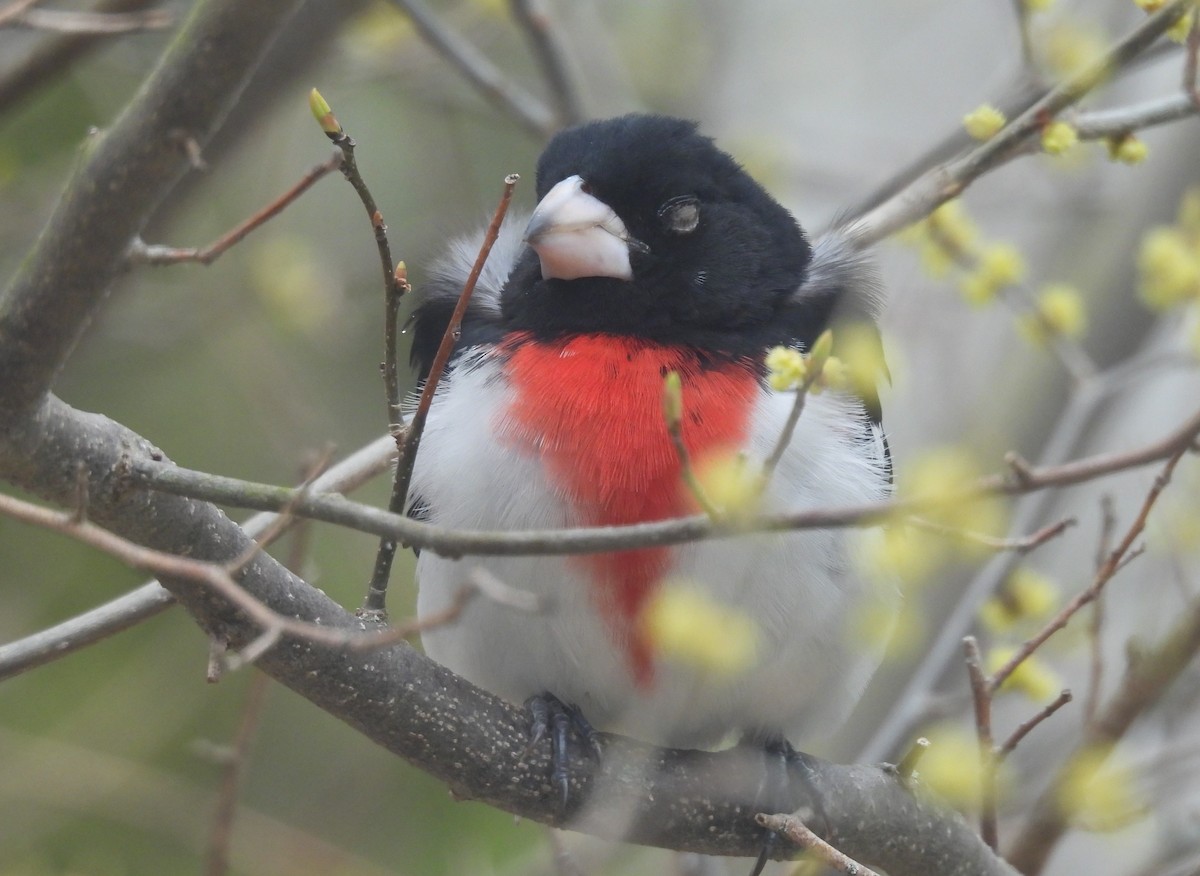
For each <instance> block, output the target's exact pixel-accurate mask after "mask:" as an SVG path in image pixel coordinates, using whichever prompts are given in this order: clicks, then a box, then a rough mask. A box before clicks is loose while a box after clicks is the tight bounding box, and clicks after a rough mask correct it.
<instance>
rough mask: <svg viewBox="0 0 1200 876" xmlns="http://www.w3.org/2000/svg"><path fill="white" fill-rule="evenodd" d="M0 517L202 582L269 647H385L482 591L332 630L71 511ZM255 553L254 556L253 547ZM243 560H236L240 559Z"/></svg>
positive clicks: (14, 508)
mask: <svg viewBox="0 0 1200 876" xmlns="http://www.w3.org/2000/svg"><path fill="white" fill-rule="evenodd" d="M0 515H3V516H6V517H10V518H12V519H14V520H20V521H22V522H23V523H28V524H30V525H32V526H39V527H42V528H44V529H49V530H53V531H54V532H58V533H61V534H63V535H66V536H69V537H70V538H73V539H75V540H76V541H79V542H82V543H83V544H86V545H89V546H90V547H93V548H95V549H97V550H99V551H102V552H104V553H106V554H109V555H110V556H113V557H115V558H117V559H118V560H120V561H121V562H123V563H125V564H126V565H128V566H131V567H133V568H135V569H140V570H142V571H146V572H151V573H153V574H155V575H158V576H160V577H161V576H171V577H176V578H187V579H190V580H193V581H196V582H198V583H202V584H204V585H206V586H208V587H210V588H212V590H214V591H216V592H217V593H219V594H220V595H221V596H223V597H224V598H226V599H228V600H229V601H230V602H231V603H233V604H234V605H236V606H237V607H238V609H240V610H241V611H242V612H244V613H245V614H246V615H247V617H249V618H250V619H251V620H252V621H253V622H254V623H256V624H258V625H259V626H260V627H261V628H262V630H263V631H264V635H265V636H268V637H270V638H269V639H264V640H263V641H268V642H269V643H270V644H274V642H275V641H277V640H278V638H279V637H280V636H282V635H288V636H295V637H298V638H302V639H306V640H308V641H311V642H317V643H320V644H322V645H329V646H332V647H343V648H350V649H353V650H370V649H375V648H383V647H386V646H388V645H394V644H395V643H396V642H399V641H401V640H404V639H409V638H411V637H412V636H415V635H417V634H418V633H421V632H424V631H425V630H429V629H432V628H435V627H439V626H444V625H445V624H448V623H452V622H453V621H455V620H456V619H457V618H458V616H459V614H461V613H462V610H463V609H464V608H465V607H466V605H467V603H468V602H469V601H470V600H471V599H472V598H473V597H474V596H476V595H478V594H479V593H480V592H481V590H480V588H479V587H477V586H475V585H474V584H473V583H468V584H467V585H466V586H464V587H462V588H460V590H459V592H458V593H457V594H456V596H455V598H454V600H453V601H452V602H451V604H450V606H449V607H448V608H446V609H444V610H442V611H440V612H438V613H437V614H434V615H430V616H428V617H425V618H421V619H419V620H413V621H409V622H407V623H404V624H397V625H395V626H392V627H388V628H386V629H382V630H367V629H366V627H365V626H363V627H360V629H358V630H350V629H335V628H330V627H325V626H321V625H319V624H314V623H308V622H305V621H298V620H295V619H293V618H289V617H284V616H283V615H280V614H277V613H276V612H274V611H272V610H271V609H270V608H268V607H267V606H266V605H264V604H263V603H262V602H260V601H259V600H257V599H255V598H254V597H253V596H251V595H250V594H249V593H248V592H247V591H246V590H244V589H243V588H242V587H240V586H239V585H238V583H237V581H235V580H234V578H233V576H232V575H231V574H230V571H229V568H228V567H227V566H222V565H219V564H216V563H206V562H202V561H200V560H193V559H189V558H187V557H179V556H175V555H173V554H168V553H163V552H162V551H156V550H152V549H151V548H147V547H143V546H142V545H139V544H135V543H134V542H131V541H128V540H127V539H124V538H121V537H120V536H118V535H114V534H113V533H111V532H109V531H108V530H106V529H101V528H100V527H98V526H96V525H95V524H92V523H89V522H87V521H77V520H75V519H74V516H73V515H72V514H70V513H64V512H59V511H52V510H50V509H47V508H42V507H40V506H38V505H33V504H30V503H28V502H24V501H21V500H20V499H16V498H13V497H11V496H4V495H0ZM254 550H255V552H257V548H255V549H254ZM241 559H242V558H238V561H240V560H241ZM235 562H237V561H235ZM489 583H492V582H489ZM493 586H494V583H493ZM256 656H257V655H256ZM241 658H242V659H241V661H240V662H241V663H243V664H244V663H249V662H252V660H250V659H248V658H247V656H246V654H245V652H243V654H242V655H241Z"/></svg>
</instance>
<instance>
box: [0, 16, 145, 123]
mask: <svg viewBox="0 0 1200 876" xmlns="http://www.w3.org/2000/svg"><path fill="white" fill-rule="evenodd" d="M152 2H153V0H102V2H100V3H98V4H97V5H96V7H95V8H94V9H93V10H92V11H93V12H127V11H133V10H137V9H142V8H144V7H146V6H149V5H150V4H151V3H152ZM108 43H109V41H108V40H106V39H104V37H103V36H102V35H100V34H94V33H86V34H80V33H72V34H60V35H58V36H55V37H48V38H46V39H44V40H42V41H40V43H39V44H38V46H37V47H36V48H34V49H33V51H32V52H30V54H29V55H28V56H27V57H26V58H25V59H24V60H22V61H21V62H20V63H18V64H17V65H16V66H14V67H13V68H11V69H9V70H6V71H5V73H4V75H3V76H2V77H0V116H2V115H4V113H6V112H7V111H8V110H10V109H12V107H13V106H15V105H16V104H18V103H19V102H21V101H22V100H24V99H25V98H26V97H28V96H29V95H31V94H33V93H34V92H35V91H36V90H37V89H38V88H41V87H43V86H45V85H47V84H49V83H50V82H51V81H53V80H54V79H55V78H57V77H59V76H62V75H64V74H66V73H67V72H68V71H70V70H71V68H72V66H73V63H74V62H75V61H76V60H78V59H79V58H81V57H83V56H84V55H86V54H87V53H88V52H90V51H93V50H94V49H97V48H99V47H101V46H104V45H108Z"/></svg>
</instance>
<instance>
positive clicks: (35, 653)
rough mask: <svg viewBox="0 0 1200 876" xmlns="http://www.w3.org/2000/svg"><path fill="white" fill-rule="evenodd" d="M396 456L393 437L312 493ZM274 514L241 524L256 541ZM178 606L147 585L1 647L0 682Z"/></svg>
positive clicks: (344, 483) (340, 467)
mask: <svg viewBox="0 0 1200 876" xmlns="http://www.w3.org/2000/svg"><path fill="white" fill-rule="evenodd" d="M395 455H396V444H395V442H394V441H392V439H391V436H386V435H385V436H383V437H380V438H377V439H375V440H374V441H372V442H371V443H370V444H368V445H366V446H365V447H362V448H360V449H359V450H357V451H356V452H354V453H352V454H350V455H349V456H348V457H346V458H345V459H343V460H341V461H340V462H338V463H335V464H334V465H332V466H330V468H329V470H328V471H326V472H324V473H322V474H320V475H318V476H317V477H316V478H315V479H313V482H312V483H311V484H310V485H309V490H311V491H316V492H320V491H322V490H330V491H335V492H339V493H344V492H348V491H350V490H354V489H357V488H358V487H360V486H362V485H363V484H365V483H366V482H367V481H369V480H371V479H372V478H374V477H375V476H376V475H378V474H381V473H382V472H384V471H386V470H387V469H388V466H390V465H391V462H392V460H393V459H394V458H395ZM277 520H278V516H277V515H276V514H275V513H274V512H265V513H262V514H256V515H254V516H253V517H251V518H250V519H249V520H247V521H245V522H244V523H242V524H241V527H242V530H243V531H244V532H245V533H246V534H247V535H249V536H250V537H251V538H256V537H257V536H259V535H261V534H262V533H263V532H265V531H266V530H267V529H268V528H269V527H270V526H272V525H274V524H275V522H276V521H277ZM174 604H175V597H174V596H172V595H171V593H170V592H169V591H167V590H164V589H163V587H162V585H161V584H159V583H158V582H157V581H149V582H147V583H146V584H143V585H142V586H141V587H138V588H137V589H136V590H132V591H130V592H129V593H126V594H124V595H122V596H119V597H117V598H116V599H113V600H111V601H109V602H106V603H104V604H103V605H100V606H97V607H96V608H93V609H91V610H90V611H86V612H84V613H83V614H80V615H77V616H76V617H73V618H69V619H68V620H65V621H63V622H62V623H59V624H56V625H54V626H52V627H49V628H48V629H45V630H41V631H39V632H37V633H34V634H33V635H30V636H26V637H25V638H23V639H19V640H17V641H15V642H10V643H8V644H6V645H0V681H3V680H4V679H6V678H10V677H12V676H14V675H20V674H21V673H22V672H25V671H26V670H29V669H34V668H36V667H38V666H41V665H43V664H45V663H50V662H52V661H54V660H57V659H59V658H60V657H65V656H67V655H68V654H73V653H75V652H76V651H79V650H82V649H83V648H86V647H88V646H89V645H92V644H95V643H96V642H98V641H100V640H102V639H105V638H107V637H109V636H112V635H115V634H117V633H119V632H122V631H123V630H127V629H129V628H130V627H133V626H136V625H137V624H139V623H141V622H142V621H145V620H148V619H150V618H152V617H154V616H155V615H158V614H160V613H161V612H163V611H165V610H166V609H168V608H170V607H171V606H173V605H174Z"/></svg>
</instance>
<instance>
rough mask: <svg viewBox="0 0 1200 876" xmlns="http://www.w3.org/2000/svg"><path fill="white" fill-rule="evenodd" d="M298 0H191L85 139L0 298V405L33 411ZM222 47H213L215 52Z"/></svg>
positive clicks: (10, 409)
mask: <svg viewBox="0 0 1200 876" xmlns="http://www.w3.org/2000/svg"><path fill="white" fill-rule="evenodd" d="M299 2H300V0H256V2H254V3H242V2H239V0H210V2H207V3H202V4H200V5H199V6H198V7H197V9H196V11H195V13H194V14H193V15H192V16H191V17H190V18H189V19H188V21H187V23H186V25H185V26H184V28H183V29H182V31H181V32H180V34H179V36H178V38H177V39H176V40H175V41H174V42H173V43H172V45H171V48H170V49H168V51H167V53H166V54H165V55H164V56H163V59H162V61H161V62H160V63H159V66H158V67H157V69H156V70H155V72H154V73H153V74H151V76H150V78H149V80H148V81H147V83H146V85H145V86H144V87H143V88H142V90H141V91H140V92H139V93H138V95H137V97H135V98H134V99H133V101H132V102H131V103H130V104H129V105H128V107H126V109H125V111H124V112H123V113H122V114H121V117H120V118H119V119H117V120H116V121H115V122H114V123H113V125H112V126H111V127H110V128H108V129H107V130H106V131H103V132H101V133H99V134H96V135H94V136H93V138H92V140H91V141H90V142H88V143H87V144H86V146H85V148H84V150H83V153H82V158H81V163H80V166H79V168H78V170H77V172H76V174H75V176H74V178H73V179H72V180H71V182H70V183H69V184H68V185H67V188H66V191H65V192H63V196H62V198H61V200H60V201H59V203H58V206H57V207H56V208H55V210H54V213H53V215H52V216H51V217H50V221H49V222H48V223H47V225H46V227H45V229H44V230H43V231H42V234H41V236H40V237H39V238H38V241H37V243H36V244H35V245H34V248H33V251H32V253H31V254H30V255H29V256H28V257H27V258H26V259H25V260H24V262H23V263H22V266H21V268H20V269H19V270H18V272H17V274H16V276H15V277H14V278H13V280H12V282H11V283H10V284H9V285H8V288H7V289H5V290H4V293H3V296H2V297H0V374H4V376H5V379H4V381H3V382H0V412H3V413H5V414H16V413H19V412H21V411H25V410H29V409H31V408H33V407H34V406H36V404H37V402H38V400H39V398H41V397H42V396H43V395H44V394H45V393H46V392H47V391H48V390H49V389H50V386H51V384H52V382H53V380H54V377H55V375H56V374H57V373H58V369H59V367H60V366H61V365H62V363H63V361H64V360H65V358H66V357H67V354H68V353H69V352H70V351H71V349H72V348H73V347H74V345H75V343H76V342H77V341H78V340H79V337H80V335H81V333H82V332H83V329H84V327H85V326H86V325H87V323H88V321H89V320H90V319H91V317H92V315H93V314H94V313H95V311H96V309H97V308H98V307H99V305H100V302H101V301H102V300H103V298H104V295H105V292H106V291H107V289H108V286H109V284H110V283H111V282H112V281H113V279H114V278H115V277H116V275H117V272H118V271H119V270H120V269H121V267H122V265H123V262H124V258H125V251H126V248H127V247H128V245H129V242H130V241H131V240H133V239H134V238H135V237H136V236H138V234H139V233H140V231H141V230H142V227H143V225H144V224H145V223H146V221H147V220H148V219H149V217H150V214H151V213H152V212H153V211H154V209H155V208H156V207H157V206H158V205H159V204H160V203H161V202H162V201H163V199H164V198H165V197H166V196H167V194H168V193H169V192H170V191H171V189H172V188H173V187H174V186H175V184H176V183H178V182H179V180H180V179H181V178H182V177H183V175H184V174H185V173H186V172H187V169H188V161H187V157H186V156H185V154H184V153H183V152H182V151H181V150H180V148H179V142H180V139H181V137H182V138H190V139H191V140H194V141H196V142H197V143H198V144H199V145H201V146H203V144H204V143H205V142H207V140H208V138H209V137H210V136H211V135H212V133H213V132H214V131H215V129H216V127H217V126H218V125H219V124H220V122H221V119H222V118H223V117H224V115H225V113H226V112H227V111H228V110H229V109H230V107H232V106H233V104H234V102H235V101H236V100H237V97H238V95H239V93H240V92H241V89H242V87H243V86H244V84H245V82H246V80H247V79H248V78H249V76H250V75H251V74H252V73H253V71H254V69H255V67H256V66H257V64H258V61H259V59H260V58H261V57H262V54H263V52H265V51H266V49H267V48H268V47H269V46H270V43H271V40H272V39H273V37H274V35H275V34H276V32H277V31H278V30H279V28H281V27H282V26H283V25H284V23H286V21H287V19H288V17H289V16H290V15H291V13H292V12H293V11H294V10H295V9H296V7H297V6H298V5H299ZM217 46H219V47H220V51H214V50H213V48H214V47H217Z"/></svg>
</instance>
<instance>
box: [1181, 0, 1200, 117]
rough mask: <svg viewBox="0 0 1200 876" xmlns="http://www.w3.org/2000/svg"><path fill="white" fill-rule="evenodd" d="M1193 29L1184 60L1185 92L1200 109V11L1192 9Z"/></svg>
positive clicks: (1188, 39)
mask: <svg viewBox="0 0 1200 876" xmlns="http://www.w3.org/2000/svg"><path fill="white" fill-rule="evenodd" d="M1191 16H1192V29H1191V30H1190V31H1188V38H1187V49H1186V54H1185V55H1184V62H1183V93H1184V95H1185V96H1186V97H1187V98H1188V99H1189V100H1190V101H1191V103H1192V106H1194V107H1195V108H1196V109H1197V110H1200V60H1198V59H1200V12H1197V11H1196V10H1195V9H1193V10H1192V11H1191Z"/></svg>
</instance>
